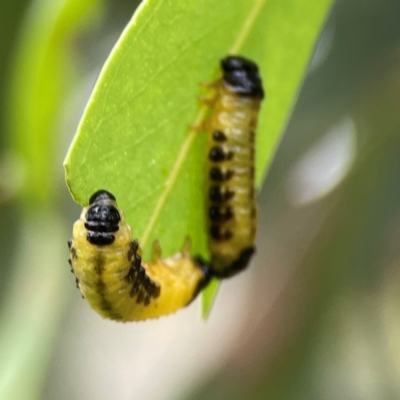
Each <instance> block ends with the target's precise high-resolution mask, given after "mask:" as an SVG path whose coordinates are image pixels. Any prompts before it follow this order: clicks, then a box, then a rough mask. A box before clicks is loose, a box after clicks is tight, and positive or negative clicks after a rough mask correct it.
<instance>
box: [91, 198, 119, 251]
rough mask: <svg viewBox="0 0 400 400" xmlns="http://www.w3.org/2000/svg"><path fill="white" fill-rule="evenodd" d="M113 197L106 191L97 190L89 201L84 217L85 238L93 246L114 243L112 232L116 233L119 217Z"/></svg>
mask: <svg viewBox="0 0 400 400" xmlns="http://www.w3.org/2000/svg"><path fill="white" fill-rule="evenodd" d="M115 201H116V200H115V197H114V196H113V195H112V194H111V193H110V192H107V191H106V190H99V191H97V192H96V193H94V194H93V195H92V196H91V197H90V200H89V204H90V206H89V209H88V211H87V213H86V215H85V219H86V222H85V228H86V229H87V230H88V232H87V235H86V238H87V240H88V242H89V243H91V244H94V245H101V246H104V245H108V244H111V243H113V242H114V240H115V236H114V235H113V234H112V233H113V232H116V231H118V229H119V226H118V224H119V222H120V221H121V215H120V214H119V211H118V209H117V208H116V207H115V206H114V204H112V203H115Z"/></svg>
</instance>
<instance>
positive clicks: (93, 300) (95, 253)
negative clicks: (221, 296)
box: [68, 190, 208, 321]
mask: <svg viewBox="0 0 400 400" xmlns="http://www.w3.org/2000/svg"><path fill="white" fill-rule="evenodd" d="M68 245H69V248H70V260H69V262H70V264H71V267H72V271H73V273H74V274H75V276H76V282H77V286H78V288H79V289H80V291H81V292H82V295H83V296H84V298H85V299H86V300H87V301H88V302H89V304H90V305H91V307H92V308H93V309H94V310H95V311H97V312H98V313H99V314H100V315H101V316H103V317H104V318H109V319H112V320H116V321H140V320H146V319H151V318H158V317H160V316H163V315H168V314H171V313H174V312H176V311H177V310H179V309H180V308H182V307H185V306H186V305H188V304H189V303H190V302H191V301H192V300H193V299H194V298H195V297H196V295H197V294H198V293H199V291H200V290H201V289H202V288H203V286H204V285H205V284H206V283H207V281H208V274H207V271H206V269H204V268H201V267H200V266H199V265H198V264H196V262H195V261H193V260H192V258H191V257H190V255H189V242H188V241H186V244H185V247H184V250H183V251H182V253H178V254H176V255H175V256H173V257H169V258H166V259H163V260H162V259H161V258H160V256H161V249H160V247H159V245H158V243H155V250H154V258H155V260H154V262H153V263H144V262H143V263H142V259H141V257H140V255H139V254H138V251H139V245H138V242H137V241H135V240H132V230H131V227H130V226H129V225H128V224H127V223H126V221H125V217H124V214H123V212H122V211H121V210H119V209H118V207H117V203H116V199H115V197H114V196H113V195H112V194H111V193H109V192H107V191H105V190H100V191H98V192H96V193H95V194H93V196H92V197H91V198H90V201H89V206H88V207H85V208H84V209H83V211H82V213H81V216H80V219H79V220H78V221H76V222H75V224H74V227H73V239H72V240H70V241H69V242H68Z"/></svg>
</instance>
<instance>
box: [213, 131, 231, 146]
mask: <svg viewBox="0 0 400 400" xmlns="http://www.w3.org/2000/svg"><path fill="white" fill-rule="evenodd" d="M213 139H214V140H215V141H216V142H220V143H221V142H226V140H227V139H228V138H227V137H226V135H225V133H224V132H222V131H214V132H213Z"/></svg>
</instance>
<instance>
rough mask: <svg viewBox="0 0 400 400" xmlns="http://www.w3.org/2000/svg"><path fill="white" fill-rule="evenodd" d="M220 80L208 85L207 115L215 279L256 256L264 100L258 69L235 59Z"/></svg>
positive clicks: (228, 59) (225, 65) (224, 64)
mask: <svg viewBox="0 0 400 400" xmlns="http://www.w3.org/2000/svg"><path fill="white" fill-rule="evenodd" d="M221 67H222V72H223V74H222V77H221V78H220V79H219V80H217V81H216V82H214V83H213V84H211V85H209V86H210V87H211V88H212V89H214V91H215V94H214V96H213V97H212V98H211V99H207V100H206V103H207V104H209V105H210V107H211V114H210V116H209V118H208V119H207V120H206V121H205V123H204V127H205V129H206V130H207V131H208V133H209V139H208V148H209V152H208V166H207V175H208V177H207V178H208V180H207V193H206V197H207V213H208V238H209V239H208V246H209V251H210V254H211V260H210V266H211V268H212V271H213V274H214V275H216V276H218V277H221V278H223V277H228V276H231V275H233V274H235V273H237V272H239V271H241V270H243V269H244V268H245V267H246V266H247V264H248V262H249V260H250V258H251V256H252V255H253V253H254V251H255V246H254V241H255V235H256V226H257V223H256V216H257V207H256V199H255V189H254V177H255V167H254V143H255V131H256V126H257V117H258V113H259V109H260V103H261V100H262V99H263V97H264V91H263V88H262V83H261V78H260V76H259V73H258V67H257V65H256V64H255V63H254V62H253V61H250V60H248V59H245V58H243V57H239V56H228V57H226V58H224V59H223V60H222V61H221Z"/></svg>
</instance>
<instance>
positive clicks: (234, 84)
mask: <svg viewBox="0 0 400 400" xmlns="http://www.w3.org/2000/svg"><path fill="white" fill-rule="evenodd" d="M221 68H222V71H223V73H224V74H223V78H222V79H223V81H224V82H225V83H226V84H227V85H228V86H229V87H230V88H231V89H232V90H233V91H234V92H235V93H237V94H238V95H240V96H249V97H255V98H259V99H263V98H264V90H263V88H262V82H261V78H260V75H259V73H258V66H257V64H256V63H254V62H253V61H250V60H248V59H246V58H244V57H239V56H228V57H226V58H224V59H223V60H221Z"/></svg>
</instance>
